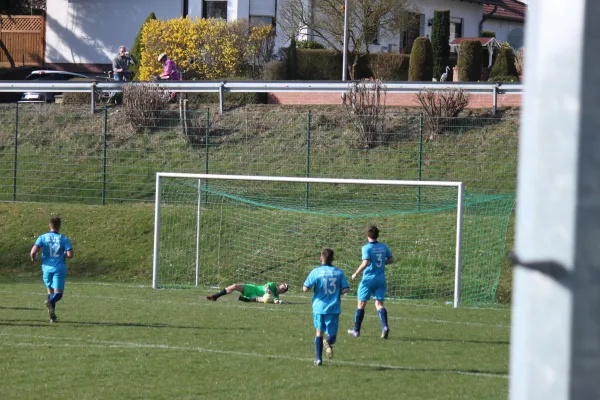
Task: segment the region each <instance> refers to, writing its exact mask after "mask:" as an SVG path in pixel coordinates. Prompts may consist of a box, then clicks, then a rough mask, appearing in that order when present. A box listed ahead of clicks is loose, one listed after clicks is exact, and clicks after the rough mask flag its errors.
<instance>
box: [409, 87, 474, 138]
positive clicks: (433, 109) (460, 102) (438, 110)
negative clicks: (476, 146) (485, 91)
mask: <svg viewBox="0 0 600 400" xmlns="http://www.w3.org/2000/svg"><path fill="white" fill-rule="evenodd" d="M416 97H417V100H418V101H419V103H421V106H422V107H423V112H424V113H425V115H426V116H427V118H426V119H425V128H426V130H427V132H428V134H429V139H433V138H434V137H435V136H436V135H440V134H442V133H444V131H445V130H447V129H448V128H450V127H451V124H452V119H453V118H456V117H458V115H459V114H460V112H461V111H462V110H464V108H465V107H466V106H467V105H468V104H469V94H468V93H465V92H464V91H463V90H462V89H439V90H429V89H428V90H423V91H421V92H419V93H417V94H416Z"/></svg>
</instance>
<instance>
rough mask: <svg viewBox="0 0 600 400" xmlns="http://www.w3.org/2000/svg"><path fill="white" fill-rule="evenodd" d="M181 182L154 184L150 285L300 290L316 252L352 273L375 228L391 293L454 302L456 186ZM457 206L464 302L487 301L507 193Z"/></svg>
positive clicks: (471, 197) (468, 198)
mask: <svg viewBox="0 0 600 400" xmlns="http://www.w3.org/2000/svg"><path fill="white" fill-rule="evenodd" d="M172 175H173V176H172ZM177 175H180V174H169V176H162V177H161V178H160V184H159V185H157V204H156V207H157V208H156V211H157V214H156V218H157V220H156V221H155V223H156V226H155V259H154V282H153V284H154V287H182V286H203V287H224V286H227V285H230V284H232V283H236V282H240V283H264V282H266V281H277V282H279V281H285V282H288V283H289V285H290V289H291V290H294V289H296V290H300V289H301V287H302V283H303V282H304V279H305V278H306V276H307V275H308V273H309V272H310V271H311V269H312V268H314V267H316V266H318V265H319V255H320V251H321V249H322V248H323V247H330V248H332V249H333V250H334V251H335V261H334V265H336V266H337V267H339V268H341V269H342V270H344V271H345V272H346V275H347V277H348V278H350V275H351V274H352V273H353V272H354V271H355V270H356V268H357V267H358V266H359V264H360V262H361V247H362V246H363V245H364V244H365V243H366V229H367V227H368V226H369V225H372V224H375V225H377V226H378V227H379V229H380V232H381V233H380V237H379V240H380V241H381V242H383V243H386V244H387V245H388V246H389V248H390V249H391V251H392V253H393V255H394V259H395V263H394V264H391V265H388V266H386V277H387V296H388V297H392V298H393V297H395V298H403V299H437V300H451V299H452V298H453V296H454V293H455V276H456V256H457V246H456V242H457V232H459V230H458V229H457V228H458V219H457V216H458V211H459V207H458V204H459V202H458V190H457V187H456V186H434V185H432V186H424V187H423V186H416V185H417V184H418V183H417V182H408V183H406V184H398V185H380V184H368V183H331V182H310V183H307V182H279V181H263V180H261V181H253V180H243V179H241V180H227V179H212V178H210V177H209V175H203V176H202V178H201V179H198V178H196V177H189V176H186V174H181V175H184V176H177ZM245 178H247V179H251V177H245ZM274 179H276V178H274ZM291 179H294V178H291ZM296 179H302V178H296ZM324 181H327V180H324ZM357 181H360V180H357ZM440 184H443V182H440ZM462 204H463V215H462V235H461V241H460V242H461V250H462V251H461V254H460V271H461V272H460V275H459V276H460V288H461V299H462V301H463V302H494V301H495V295H496V289H497V285H498V279H499V276H500V272H501V269H502V264H503V261H504V257H505V247H506V233H507V227H508V221H509V218H510V215H511V212H512V209H513V206H514V196H512V195H483V194H475V193H468V192H466V193H465V194H464V197H463V203H462ZM357 284H358V282H354V283H352V290H353V291H356V286H357Z"/></svg>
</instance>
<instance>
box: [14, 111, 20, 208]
mask: <svg viewBox="0 0 600 400" xmlns="http://www.w3.org/2000/svg"><path fill="white" fill-rule="evenodd" d="M15 106H16V107H15V154H14V160H13V201H17V160H18V157H19V103H16V104H15Z"/></svg>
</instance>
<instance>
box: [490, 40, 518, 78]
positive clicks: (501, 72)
mask: <svg viewBox="0 0 600 400" xmlns="http://www.w3.org/2000/svg"><path fill="white" fill-rule="evenodd" d="M518 75H519V74H518V73H517V67H515V53H514V52H513V49H511V48H508V47H503V48H501V49H500V52H499V53H498V57H496V61H495V62H494V65H493V66H492V72H490V80H491V81H493V80H498V77H505V76H512V77H517V76H518Z"/></svg>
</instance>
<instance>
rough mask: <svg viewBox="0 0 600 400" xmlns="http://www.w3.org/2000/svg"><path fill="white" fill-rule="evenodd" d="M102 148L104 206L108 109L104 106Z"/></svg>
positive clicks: (103, 202)
mask: <svg viewBox="0 0 600 400" xmlns="http://www.w3.org/2000/svg"><path fill="white" fill-rule="evenodd" d="M103 136H104V137H103V140H102V141H103V144H102V148H103V150H104V157H103V161H102V205H105V204H106V165H107V163H108V159H107V150H108V107H106V106H104V135H103Z"/></svg>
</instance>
